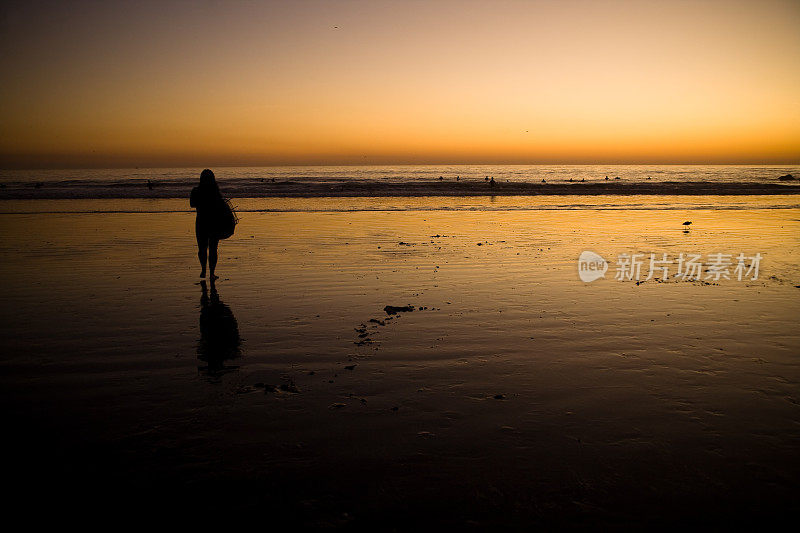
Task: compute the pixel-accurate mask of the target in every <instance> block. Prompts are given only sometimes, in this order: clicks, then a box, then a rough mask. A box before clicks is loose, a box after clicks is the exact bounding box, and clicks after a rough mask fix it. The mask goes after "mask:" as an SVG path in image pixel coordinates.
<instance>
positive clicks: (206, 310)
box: [197, 280, 242, 376]
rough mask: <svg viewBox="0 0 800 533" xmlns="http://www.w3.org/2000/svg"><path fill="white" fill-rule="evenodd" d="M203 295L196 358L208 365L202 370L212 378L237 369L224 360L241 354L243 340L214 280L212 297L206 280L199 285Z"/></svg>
mask: <svg viewBox="0 0 800 533" xmlns="http://www.w3.org/2000/svg"><path fill="white" fill-rule="evenodd" d="M200 287H201V289H202V290H203V294H202V296H201V297H200V342H199V343H198V344H197V358H198V359H200V360H201V361H204V362H205V363H206V364H207V366H205V367H200V370H203V371H205V372H207V373H208V375H210V376H218V375H220V374H224V373H225V372H227V371H229V370H234V369H235V368H237V367H235V366H228V367H226V366H225V361H226V360H228V359H233V358H236V357H239V355H241V344H242V341H241V339H240V338H239V325H238V323H237V322H236V317H235V316H233V312H232V311H231V309H230V307H228V306H227V305H225V304H224V303H222V301H221V300H220V299H219V294H218V293H217V287H216V284H215V283H214V281H213V280H212V281H211V296H210V297H209V294H208V288H207V286H206V281H205V280H203V281H201V282H200Z"/></svg>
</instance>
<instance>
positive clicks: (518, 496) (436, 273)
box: [0, 197, 800, 525]
mask: <svg viewBox="0 0 800 533" xmlns="http://www.w3.org/2000/svg"><path fill="white" fill-rule="evenodd" d="M783 200H784V199H782V197H779V198H778V199H776V198H774V197H771V198H769V199H764V198H760V197H750V198H738V197H737V198H727V199H722V200H719V199H713V198H693V199H690V200H689V199H685V198H664V197H659V198H646V197H639V198H628V199H624V200H620V199H614V200H613V201H611V200H608V201H607V200H604V199H602V198H601V199H595V200H594V201H595V202H597V203H596V204H592V205H591V206H590V208H586V206H584V208H578V207H576V206H579V205H581V204H582V203H584V201H585V199H572V198H561V199H559V200H558V201H557V202H556V201H555V200H553V199H547V198H537V199H523V200H522V201H520V200H519V199H500V200H497V201H491V200H489V199H469V200H467V199H435V198H434V199H430V198H428V199H424V198H418V199H397V198H385V199H347V200H346V203H345V204H344V208H340V207H342V204H341V200H334V199H296V200H293V199H251V200H246V199H245V200H241V201H238V203H239V205H240V209H241V210H242V214H241V217H242V218H241V223H240V225H239V226H238V227H237V231H236V235H235V236H234V237H232V238H231V239H229V240H228V241H224V242H223V243H221V245H220V263H219V267H218V274H219V275H220V279H219V280H218V281H217V283H216V284H215V289H216V294H213V293H212V292H211V291H210V290H209V291H208V293H207V296H208V298H209V299H206V300H202V299H201V298H202V296H203V289H202V288H201V286H200V285H199V284H198V283H197V282H198V278H196V276H197V273H198V267H197V265H196V257H195V253H196V249H195V244H194V235H193V215H191V214H189V213H187V212H183V209H184V208H185V205H184V204H183V203H179V202H177V201H172V200H147V201H135V200H124V201H123V200H118V201H105V202H111V203H106V204H98V203H97V202H104V201H101V200H93V201H81V202H75V203H74V204H69V203H61V204H52V203H48V204H41V203H37V202H46V201H43V200H42V201H28V202H22V201H21V202H12V201H8V202H4V204H3V205H0V207H1V208H2V211H3V213H4V214H0V225H2V228H3V231H2V232H0V251H2V252H3V253H4V257H6V258H7V260H6V261H5V262H3V263H2V264H1V265H0V278H1V279H3V293H4V303H3V306H2V315H0V338H2V339H3V340H2V341H0V342H2V353H3V356H2V359H0V368H2V371H1V372H0V376H2V377H0V380H1V381H2V390H3V393H2V394H3V400H4V404H5V405H7V406H8V411H9V418H10V420H11V424H12V427H13V428H14V429H16V430H17V432H18V433H17V434H19V435H22V437H21V438H20V439H19V441H18V442H17V443H16V445H17V446H18V447H19V450H17V453H18V454H19V456H20V457H23V458H26V459H27V461H25V464H27V465H33V466H30V468H33V469H34V470H36V471H41V472H42V473H43V475H45V476H46V477H47V479H48V480H49V483H48V487H49V488H46V489H45V490H53V491H58V490H60V489H62V488H63V487H64V486H66V485H68V484H69V481H68V480H69V477H70V475H73V474H75V473H77V472H79V473H80V474H81V476H84V477H85V478H86V479H90V480H95V481H97V484H98V486H99V485H103V486H112V487H113V486H116V484H121V483H122V480H125V484H130V486H133V487H145V488H147V489H148V490H152V491H154V492H153V494H154V495H155V494H157V493H158V487H162V488H164V487H176V486H180V487H181V488H182V490H183V491H186V492H185V493H186V494H196V493H197V494H199V493H202V492H203V491H204V490H205V489H206V488H207V487H210V486H214V487H225V490H224V492H225V495H224V496H220V498H219V499H218V500H215V501H212V502H210V503H209V506H211V507H212V508H220V509H225V508H232V509H240V508H248V507H249V506H256V507H257V506H268V507H269V508H270V509H272V511H273V512H275V513H282V512H285V513H295V512H298V513H299V512H300V511H302V516H303V518H302V519H301V523H308V524H311V525H321V524H322V525H325V524H333V525H342V524H345V525H346V524H353V525H359V524H362V525H363V524H372V523H374V521H376V520H378V519H379V518H378V517H382V516H384V515H385V513H386V512H387V510H388V509H390V508H391V509H397V508H398V506H399V507H400V508H402V509H405V512H404V514H403V515H402V516H395V517H394V520H396V521H398V522H397V523H398V524H402V523H403V520H408V521H409V522H413V521H414V520H415V519H418V518H419V517H421V516H423V515H424V516H439V518H443V519H444V521H445V522H447V523H452V524H454V525H464V524H466V523H470V524H471V523H477V524H484V525H486V524H498V523H506V522H507V523H508V524H510V525H519V524H521V523H525V524H529V523H536V522H537V521H538V522H541V523H542V524H548V523H551V521H557V522H559V523H560V521H561V520H564V519H565V517H566V521H567V522H571V523H575V524H583V523H587V522H591V523H601V524H602V523H606V524H611V525H618V524H632V523H636V522H638V521H641V520H644V519H646V518H647V519H655V520H660V521H662V522H669V521H671V520H679V519H681V518H686V517H687V516H691V517H694V518H697V517H698V516H703V515H705V516H706V518H709V517H710V519H712V520H713V519H714V518H716V517H722V516H727V517H728V518H731V517H732V516H734V515H731V514H730V509H731V508H732V507H733V508H736V509H738V510H739V511H740V512H742V513H749V515H751V516H759V515H760V513H766V514H768V513H773V514H774V513H776V512H786V509H787V507H786V506H787V505H788V502H790V501H793V500H794V498H795V497H796V496H797V494H798V492H797V490H798V479H800V478H798V475H799V474H800V462H799V461H798V457H800V454H798V452H800V450H799V449H798V447H800V444H799V443H800V439H798V437H799V436H800V432H799V431H798V428H799V427H800V425H799V424H800V394H799V393H798V390H799V389H798V385H799V384H800V361H799V360H798V355H800V338H799V337H798V335H797V328H796V320H797V316H798V311H800V298H798V296H800V288H797V286H798V285H800V274H798V270H797V264H798V262H800V237H799V236H800V209H798V208H797V207H796V206H793V205H792V204H791V202H792V200H790V199H788V198H787V199H785V202H784V201H783ZM53 202H59V201H53ZM92 202H94V203H92ZM142 202H147V206H148V207H147V208H146V209H143V208H142V207H141V206H142V205H144V204H143V203H142ZM347 202H349V203H347ZM609 204H610V205H613V206H614V207H613V208H608V207H607V206H608V205H609ZM54 205H55V207H53V206H54ZM98 205H99V206H100V207H98ZM520 205H522V206H523V207H525V206H527V207H528V208H527V209H520ZM337 206H338V207H337ZM398 206H400V207H402V209H395V208H396V207H398ZM443 206H444V207H445V209H442V207H443ZM563 206H572V207H569V208H564V207H563ZM603 206H606V207H605V208H604V207H603ZM448 207H449V209H448ZM775 207H779V208H777V209H776V208H775ZM242 208H243V209H242ZM57 211H69V212H62V213H59V212H57ZM109 211H116V212H109ZM141 211H143V212H141ZM13 212H16V213H17V214H12V213H13ZM689 220H690V221H692V225H691V229H690V230H684V226H683V225H682V223H683V222H684V221H689ZM584 250H592V251H594V252H596V253H598V254H600V255H602V256H603V257H605V258H606V259H608V260H609V262H611V263H612V265H611V267H610V269H609V271H608V272H607V274H606V278H605V279H599V280H597V281H594V282H592V283H584V282H582V281H580V280H579V279H578V270H577V259H578V256H579V255H580V253H581V252H582V251H584ZM623 253H641V254H644V255H645V256H646V257H649V254H650V253H655V254H658V255H660V254H662V253H667V254H669V255H670V256H677V255H678V254H680V253H698V254H702V255H703V256H706V255H707V254H711V253H725V254H732V255H734V256H735V255H736V254H739V253H744V254H746V255H748V256H750V255H754V254H756V253H760V254H761V255H762V256H763V260H762V262H761V265H760V272H759V277H758V279H756V280H743V281H738V280H736V279H735V277H734V279H730V280H724V279H723V280H720V281H715V280H710V281H676V280H674V279H668V280H665V281H663V282H658V281H657V280H649V281H646V282H643V283H640V284H637V283H635V282H634V281H632V280H626V281H618V280H616V279H614V274H615V272H614V264H613V260H614V259H615V258H617V257H619V256H620V254H623ZM209 289H210V287H209ZM217 298H218V300H217ZM387 305H392V306H405V305H411V306H414V307H415V310H414V311H413V312H400V313H397V314H393V315H390V314H387V313H386V312H385V311H384V307H385V306H387ZM421 308H424V309H421ZM209 316H211V317H212V318H214V319H215V320H216V321H217V323H216V325H215V322H214V320H211V321H210V322H209V320H208V319H207V317H209ZM203 317H206V318H203ZM371 319H374V320H375V321H377V322H370V320H371ZM231 328H235V329H236V334H235V335H231V333H230V330H231ZM364 334H366V335H364ZM209 339H217V340H216V341H215V342H216V344H214V343H211V344H209ZM220 344H222V345H220ZM353 365H355V366H353ZM269 386H274V387H276V390H274V391H272V390H270V387H269ZM281 386H283V389H284V390H281ZM265 389H266V391H265ZM293 391H294V392H293ZM52 435H58V445H57V446H54V445H53V444H52V439H48V438H47V436H52ZM28 489H29V490H31V491H33V490H34V489H35V490H41V488H40V487H36V488H34V487H28ZM164 490H166V489H164ZM443 492H444V493H446V494H447V495H448V498H447V501H444V502H441V501H440V503H439V504H437V505H434V504H432V503H431V502H433V501H436V500H437V498H438V499H439V500H441V494H442V493H443ZM154 498H155V496H154ZM726 513H728V514H726ZM499 516H502V517H503V518H502V519H500V518H498V517H499Z"/></svg>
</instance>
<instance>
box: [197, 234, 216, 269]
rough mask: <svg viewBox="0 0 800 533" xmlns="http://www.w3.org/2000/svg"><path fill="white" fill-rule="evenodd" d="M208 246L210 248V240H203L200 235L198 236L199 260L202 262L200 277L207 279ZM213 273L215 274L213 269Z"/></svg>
mask: <svg viewBox="0 0 800 533" xmlns="http://www.w3.org/2000/svg"><path fill="white" fill-rule="evenodd" d="M206 246H208V240H207V239H206V238H201V236H200V234H199V233H198V234H197V258H198V259H199V260H200V268H201V270H200V277H201V278H204V277H206ZM211 272H214V270H213V269H212V270H211Z"/></svg>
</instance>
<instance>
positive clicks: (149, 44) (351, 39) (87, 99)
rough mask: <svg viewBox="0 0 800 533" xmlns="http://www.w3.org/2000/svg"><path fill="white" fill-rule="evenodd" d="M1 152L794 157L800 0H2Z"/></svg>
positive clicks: (172, 158)
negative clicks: (39, 0)
mask: <svg viewBox="0 0 800 533" xmlns="http://www.w3.org/2000/svg"><path fill="white" fill-rule="evenodd" d="M0 9H2V19H0V23H1V24H2V31H0V46H1V47H2V54H0V55H1V56H2V57H0V67H2V72H3V80H2V83H0V95H2V100H1V101H2V103H3V105H2V107H0V120H2V129H0V165H1V166H3V167H40V166H54V167H62V166H172V165H175V166H182V165H192V166H207V165H226V164H228V165H251V164H253V165H263V164H267V165H268V164H325V163H330V164H337V163H347V164H349V163H356V164H357V163H364V164H373V163H460V162H464V163H539V162H542V163H551V162H563V163H593V162H597V163H609V162H620V163H624V162H632V163H634V162H637V163H638V162H652V163H703V162H709V163H794V164H796V163H798V162H799V161H800V2H796V1H792V0H787V1H759V2H756V1H753V2H743V1H694V2H680V1H678V2H676V1H673V2H663V1H658V2H646V1H637V2H633V1H617V2H606V1H578V0H562V1H555V0H554V1H541V2H535V1H527V2H525V1H514V2H511V1H508V2H507V1H502V0H494V1H488V0H487V1H481V2H473V1H458V2H457V1H445V0H443V1H435V0H431V1H427V2H422V1H420V2H415V1H405V2H385V1H378V0H373V1H369V2H335V1H323V2H313V1H308V2H304V1H298V2H261V3H259V2H252V3H235V2H167V3H164V2H107V3H102V2H71V3H66V2H64V3H61V2H59V3H53V4H37V5H36V6H34V7H30V6H27V5H26V4H25V3H17V4H15V3H13V2H11V3H9V2H6V3H5V4H4V5H3V7H2V8H0Z"/></svg>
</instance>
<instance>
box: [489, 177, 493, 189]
mask: <svg viewBox="0 0 800 533" xmlns="http://www.w3.org/2000/svg"><path fill="white" fill-rule="evenodd" d="M489 187H494V176H492V179H490V180H489Z"/></svg>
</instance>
